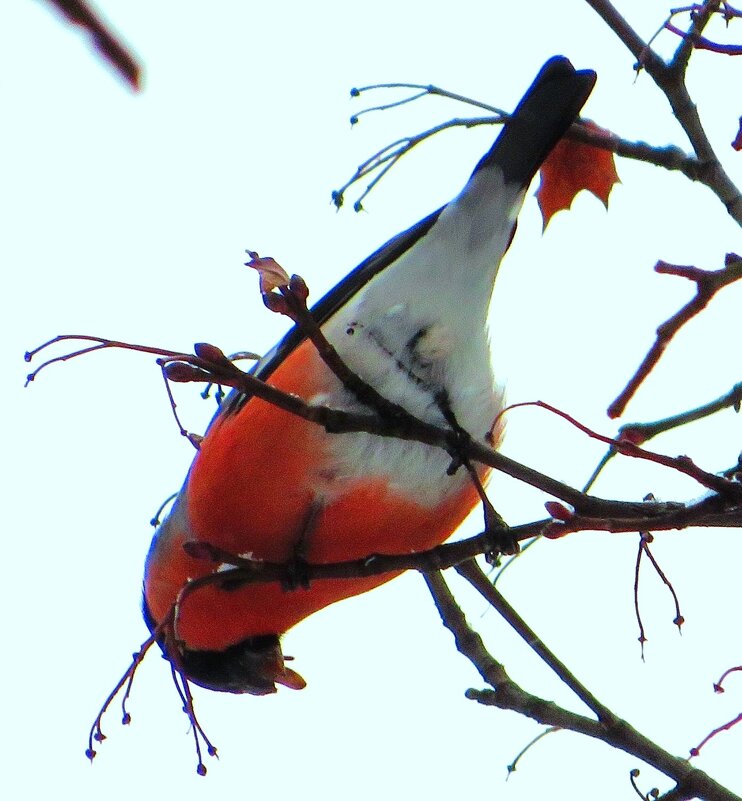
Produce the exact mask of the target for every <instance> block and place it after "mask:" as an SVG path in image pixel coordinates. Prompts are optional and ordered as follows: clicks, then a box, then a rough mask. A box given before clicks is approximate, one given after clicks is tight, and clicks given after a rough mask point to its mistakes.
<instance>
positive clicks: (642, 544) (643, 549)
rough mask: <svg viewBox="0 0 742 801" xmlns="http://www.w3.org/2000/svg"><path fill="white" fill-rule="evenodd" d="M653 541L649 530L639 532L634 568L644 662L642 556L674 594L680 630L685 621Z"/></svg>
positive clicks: (637, 614)
mask: <svg viewBox="0 0 742 801" xmlns="http://www.w3.org/2000/svg"><path fill="white" fill-rule="evenodd" d="M647 500H653V498H651V497H650V498H647ZM653 541H654V537H653V536H652V535H651V534H650V533H649V532H648V531H640V532H639V549H638V551H637V554H636V566H635V568H634V612H635V614H636V622H637V623H638V624H639V642H640V644H641V655H642V662H643V661H644V643H645V642H646V641H647V638H646V636H645V631H644V624H643V623H642V617H641V612H640V610H639V569H640V567H641V562H642V557H644V556H646V557H647V559H649V561H650V564H651V565H652V567H653V568H654V570H655V573H657V575H658V576H659V577H660V579H661V580H662V583H663V584H664V585H665V586H666V587H667V588H668V590H669V591H670V595H672V600H673V603H674V604H675V617H674V618H673V621H672V622H673V623H674V624H675V625H676V626H677V627H678V632H680V631H681V630H682V626H683V623H685V618H684V617H683V615H682V614H681V612H680V600H679V599H678V595H677V593H676V592H675V587H673V585H672V582H671V581H670V579H668V578H667V576H666V575H665V572H664V571H663V570H662V568H661V567H660V565H659V563H658V562H657V559H656V558H655V556H654V554H653V553H652V551H651V550H650V548H649V545H650V543H651V542H653Z"/></svg>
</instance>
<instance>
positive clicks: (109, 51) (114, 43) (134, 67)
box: [48, 0, 142, 92]
mask: <svg viewBox="0 0 742 801" xmlns="http://www.w3.org/2000/svg"><path fill="white" fill-rule="evenodd" d="M48 2H49V3H50V4H51V5H52V6H54V8H56V9H57V10H58V11H59V12H60V13H61V14H62V15H63V16H64V17H65V19H67V20H68V21H69V22H71V23H72V24H73V25H78V26H79V27H80V28H82V29H83V30H84V31H85V32H86V33H87V34H88V35H89V36H90V39H91V42H92V45H93V47H94V49H95V50H97V51H98V53H100V55H101V56H102V57H103V58H104V59H105V61H107V62H108V63H109V64H110V65H111V66H112V67H113V69H114V70H115V71H116V72H117V73H118V74H119V75H120V76H121V77H122V78H123V79H124V81H126V83H127V84H128V85H129V87H130V88H131V89H133V90H134V91H135V92H136V91H139V90H140V89H141V87H142V68H141V66H140V64H139V62H138V61H137V59H136V57H135V56H134V54H133V53H132V52H131V50H130V49H129V48H128V47H127V46H126V45H125V44H124V43H123V42H122V41H121V39H120V38H119V37H118V36H117V35H116V34H115V33H114V32H113V31H112V30H111V28H110V26H109V25H107V23H106V22H104V21H103V18H102V17H101V15H100V14H99V13H98V12H97V11H95V10H94V9H93V7H92V6H91V5H90V4H89V3H87V2H85V0H48Z"/></svg>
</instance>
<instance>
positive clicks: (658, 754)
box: [439, 561, 738, 801]
mask: <svg viewBox="0 0 742 801" xmlns="http://www.w3.org/2000/svg"><path fill="white" fill-rule="evenodd" d="M456 570H457V572H458V573H459V574H460V575H461V576H463V577H464V578H465V579H466V580H467V581H468V582H469V583H470V584H471V585H472V586H473V587H474V589H476V590H477V592H479V593H480V594H481V595H482V597H484V598H485V600H487V601H488V602H489V603H490V604H491V605H492V606H493V607H494V608H495V609H496V610H497V611H498V612H499V613H500V615H501V616H502V617H503V618H504V619H505V620H506V621H507V622H508V623H509V624H510V625H511V627H512V628H513V629H514V630H515V632H516V633H517V634H518V635H519V636H520V637H521V638H522V639H523V640H525V641H526V643H527V644H528V645H529V647H530V648H531V649H532V650H533V651H534V652H535V653H536V654H537V655H538V656H539V658H540V659H541V660H542V661H544V662H545V663H546V664H547V665H548V666H549V667H550V668H551V669H552V670H553V671H554V672H555V673H556V674H557V675H558V676H559V678H560V679H562V681H563V682H565V684H567V686H568V687H569V688H570V689H571V690H572V691H573V692H574V693H575V694H576V695H577V696H578V697H579V698H580V700H582V701H583V703H585V704H586V705H587V706H588V707H589V708H590V709H591V710H592V711H593V712H594V713H595V714H596V715H597V717H598V721H597V722H595V721H592V720H591V719H590V718H586V717H584V716H581V715H575V714H574V713H572V712H568V711H567V710H563V709H561V708H560V707H557V706H556V705H555V704H551V703H549V702H545V701H543V700H542V699H539V698H535V697H534V696H530V695H529V694H528V693H524V691H523V690H521V688H520V687H518V686H517V685H515V684H514V682H513V681H512V680H511V679H509V677H508V683H507V684H505V688H506V689H507V691H508V692H505V693H503V692H502V690H501V688H500V687H499V686H497V685H494V686H495V690H494V692H493V691H479V692H478V691H474V690H469V692H468V693H467V697H469V698H472V699H474V700H476V701H478V702H479V703H483V704H491V705H493V706H498V707H500V708H503V709H513V697H515V699H516V700H518V701H523V702H524V706H523V708H519V709H517V711H519V712H521V714H525V715H528V716H529V717H532V718H534V719H535V720H538V721H539V722H540V723H543V724H545V725H549V726H559V727H560V728H564V729H570V730H572V731H576V732H578V733H581V734H587V735H588V736H590V737H594V738H596V739H598V740H602V741H603V742H604V743H606V744H607V745H609V746H611V747H613V748H617V749H619V750H621V751H625V752H626V753H628V754H632V755H633V756H635V757H638V758H639V759H641V760H643V761H644V762H646V763H647V764H649V765H652V766H653V767H654V768H656V769H657V770H659V771H661V772H662V773H664V774H665V775H666V776H668V777H670V778H671V779H672V780H673V781H674V782H675V783H676V784H677V788H678V790H680V791H681V792H684V793H688V797H689V798H690V797H695V796H697V797H698V798H702V799H708V801H733V799H738V796H736V795H734V794H733V793H731V792H730V791H729V790H727V789H726V788H725V787H723V786H722V785H720V784H718V782H716V781H714V780H713V779H712V778H711V777H710V776H708V775H707V774H705V773H703V772H702V771H700V770H697V769H695V768H692V767H691V766H690V764H689V763H688V761H687V760H685V759H680V758H679V757H676V756H673V755H672V754H670V753H668V752H667V751H665V750H664V749H662V748H660V747H659V746H658V745H656V744H655V743H653V742H652V741H651V740H649V739H648V738H647V737H645V736H644V735H643V734H641V733H640V732H639V731H637V730H636V729H635V728H634V727H633V726H631V725H630V724H629V723H627V722H626V721H625V720H622V719H620V718H619V717H617V716H616V715H615V714H614V713H613V712H612V711H611V710H610V709H608V708H607V707H606V706H605V705H604V704H603V703H601V702H600V701H598V699H597V698H595V696H594V695H593V694H592V693H591V692H590V691H589V690H588V689H587V688H586V687H585V686H584V685H583V684H582V683H581V682H579V681H578V680H577V679H576V678H575V676H574V675H573V674H572V673H571V671H569V670H568V669H567V667H566V666H565V665H564V664H563V663H562V662H561V661H560V660H559V659H558V658H557V657H556V656H555V655H554V654H553V653H552V652H551V651H550V650H549V649H548V648H547V647H546V645H545V644H544V643H543V641H542V640H541V639H540V638H539V637H538V636H537V635H536V633H535V632H534V631H533V630H532V629H531V628H530V627H529V626H528V625H527V624H526V622H525V621H524V620H523V619H522V618H521V617H520V615H518V613H517V612H516V611H515V610H514V609H513V607H512V606H510V604H509V603H508V602H507V601H506V600H505V599H504V598H503V596H502V595H501V594H500V593H499V592H498V591H497V590H496V589H495V588H494V587H493V586H492V583H491V582H490V581H489V579H488V578H487V576H486V575H485V574H484V573H483V572H482V570H481V568H480V567H479V566H478V565H477V564H476V563H475V562H473V561H470V562H464V563H463V564H461V565H459V566H458V567H457V568H456ZM439 611H440V609H439ZM462 618H463V615H462ZM463 622H464V624H466V621H465V620H464V621H463ZM459 623H460V621H457V624H459ZM477 636H478V635H477ZM463 639H464V638H463V637H461V636H459V637H457V646H458V643H459V640H463ZM474 655H475V656H478V654H477V652H476V651H475V652H474ZM501 672H504V671H501ZM506 676H507V674H506ZM513 686H514V687H515V688H517V690H518V691H520V693H523V694H524V695H525V698H518V696H517V693H515V692H513V691H512V687H513ZM526 701H528V704H526V703H525V702H526Z"/></svg>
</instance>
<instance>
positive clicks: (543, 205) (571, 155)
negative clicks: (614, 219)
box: [536, 122, 619, 228]
mask: <svg viewBox="0 0 742 801" xmlns="http://www.w3.org/2000/svg"><path fill="white" fill-rule="evenodd" d="M585 124H586V125H587V126H588V127H589V128H590V129H591V130H593V131H596V132H599V133H606V134H607V133H609V132H608V131H606V130H605V129H603V128H601V127H600V126H598V125H596V124H595V123H594V122H587V123H585ZM618 182H619V177H618V173H617V172H616V163H615V160H614V157H613V153H610V152H609V151H607V150H602V149H601V148H598V147H594V146H593V145H586V144H584V143H583V142H576V141H574V140H572V139H562V140H561V141H560V142H559V143H558V144H557V146H556V147H555V148H554V149H553V150H552V151H551V154H550V155H549V157H548V158H547V159H546V161H545V162H544V163H543V164H542V165H541V184H540V186H539V188H538V190H537V192H536V197H537V199H538V205H539V208H540V209H541V216H542V218H543V221H544V228H546V226H547V225H548V224H549V220H551V218H552V217H553V216H554V215H555V214H556V213H557V212H558V211H561V210H562V209H568V208H569V207H570V206H571V205H572V201H573V200H574V199H575V196H576V195H577V194H578V192H581V191H582V190H583V189H587V190H588V192H592V193H593V194H594V195H595V197H597V198H598V199H599V200H601V201H602V202H603V205H604V206H605V207H606V208H608V196H609V195H610V194H611V189H612V188H613V185H614V184H616V183H618Z"/></svg>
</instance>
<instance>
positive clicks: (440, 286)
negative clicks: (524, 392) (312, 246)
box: [143, 56, 596, 695]
mask: <svg viewBox="0 0 742 801" xmlns="http://www.w3.org/2000/svg"><path fill="white" fill-rule="evenodd" d="M595 80H596V76H595V73H594V72H593V71H592V70H575V68H574V67H573V66H572V64H571V63H570V61H569V60H568V59H566V58H564V57H563V56H554V57H553V58H551V59H549V60H548V61H547V62H546V63H545V64H544V66H543V67H542V69H541V70H540V72H539V73H538V75H537V76H536V78H535V79H534V81H533V83H532V85H531V86H530V88H528V90H527V91H526V92H525V94H524V96H523V98H522V100H521V101H520V102H519V104H518V106H517V107H516V109H515V111H514V112H513V113H512V115H510V117H509V118H508V119H507V121H506V122H505V124H504V126H503V128H502V130H501V132H500V134H499V136H498V137H497V139H496V140H495V142H494V144H493V145H492V147H491V148H490V150H489V151H488V152H487V153H486V154H485V155H484V156H483V157H482V158H481V160H480V161H479V162H478V163H477V165H476V167H475V168H474V171H473V172H472V174H471V177H470V178H469V179H468V181H467V182H466V184H465V186H464V188H463V189H462V191H461V192H460V193H459V194H458V196H457V197H455V198H454V199H453V200H451V201H450V202H449V203H448V204H446V205H444V206H442V207H441V208H439V209H437V210H436V211H434V212H433V213H431V214H429V215H428V216H427V217H425V218H424V219H422V220H421V221H420V222H418V223H417V224H415V225H413V226H412V227H411V228H409V229H408V230H406V231H404V232H403V233H401V234H399V235H397V236H396V237H394V238H393V239H391V240H390V241H389V242H387V243H386V244H385V245H383V246H382V247H381V248H379V249H378V250H377V251H376V252H375V253H373V254H372V255H371V256H369V257H368V258H367V259H366V260H365V261H364V262H362V263H361V264H360V265H359V266H358V267H356V268H355V269H354V270H352V271H351V272H350V273H349V274H348V275H347V276H346V277H345V278H344V279H343V280H341V282H340V283H339V284H338V285H337V286H336V287H334V288H333V289H331V290H330V291H329V292H328V294H327V295H325V296H324V297H323V298H322V299H320V300H319V301H318V302H317V304H316V305H315V306H314V307H313V308H312V314H313V316H314V319H315V320H316V322H317V323H318V324H319V326H320V327H321V330H322V332H323V334H324V336H325V337H326V339H327V340H328V341H329V342H330V343H331V344H332V345H333V346H334V348H335V349H336V351H337V352H338V354H339V356H340V358H341V359H342V360H343V362H344V363H345V364H346V365H347V367H348V368H349V369H350V370H351V371H353V372H354V373H355V374H356V375H357V376H358V377H359V378H360V379H361V380H362V381H363V382H365V383H366V384H367V385H368V386H370V387H372V388H373V389H374V390H376V392H378V393H379V394H380V395H381V396H382V397H383V398H385V399H386V400H387V401H389V402H391V403H394V404H398V405H399V406H401V407H402V408H403V409H405V410H406V411H407V412H408V413H409V414H411V415H413V416H414V417H416V418H418V419H420V420H422V421H424V422H426V423H431V424H434V425H437V426H441V427H443V428H450V427H451V426H452V425H453V426H455V427H457V429H458V430H459V431H460V432H465V433H466V435H467V436H470V437H472V438H473V439H475V440H477V441H485V442H488V443H489V444H491V445H492V446H493V447H494V446H497V445H498V443H499V440H500V438H501V434H502V431H501V424H500V423H499V422H497V424H495V425H494V427H493V423H494V421H496V420H498V421H499V419H500V412H501V411H502V409H503V406H504V398H503V391H502V389H501V388H500V387H499V386H498V384H497V383H496V381H495V375H494V371H493V367H492V358H491V347H490V342H489V334H488V327H487V317H488V309H489V305H490V299H491V295H492V290H493V287H494V283H495V278H496V276H497V272H498V268H499V265H500V262H501V260H502V257H503V256H504V254H505V252H506V251H507V249H508V247H509V246H510V243H511V241H512V238H513V235H514V233H515V227H516V221H517V215H518V213H519V211H520V208H521V206H522V204H523V201H524V197H525V193H526V190H527V189H528V186H529V185H530V183H531V180H532V179H533V177H534V176H535V174H536V172H537V171H538V169H539V168H540V166H541V164H542V163H543V161H544V160H545V159H546V157H547V156H548V154H549V153H550V151H551V150H552V148H553V147H554V146H555V144H556V143H557V142H558V141H559V140H560V139H561V138H562V136H563V135H564V134H565V132H566V131H567V129H568V128H569V127H570V125H571V124H572V123H573V122H574V121H575V119H576V118H577V117H578V115H579V113H580V111H581V109H582V107H583V105H584V103H585V102H586V100H587V98H588V96H589V95H590V92H591V91H592V88H593V85H594V83H595ZM505 345H506V343H505V344H503V345H499V344H498V346H497V347H505ZM253 374H254V375H255V376H256V377H257V378H259V379H261V380H263V381H265V382H267V383H268V384H270V385H272V386H275V387H277V388H278V389H280V390H283V391H284V392H287V393H293V394H294V395H297V396H299V397H300V398H302V399H303V400H305V401H306V402H307V403H309V404H313V405H326V406H329V407H333V408H339V409H344V410H348V411H362V412H366V413H368V412H369V411H374V410H373V409H369V406H368V400H367V399H364V398H363V397H362V396H361V395H360V394H359V393H357V392H354V391H353V390H352V389H349V388H348V387H347V386H346V385H344V384H343V382H341V381H340V380H339V379H338V378H337V377H336V376H335V375H334V374H333V373H332V372H331V370H330V369H329V368H328V367H327V365H326V364H325V362H324V361H323V360H322V358H321V357H320V355H319V354H318V352H317V349H316V348H315V346H314V345H313V344H312V343H311V342H310V341H309V339H307V337H306V332H305V331H304V330H303V329H302V327H301V326H295V327H294V328H293V329H292V330H290V331H289V332H288V334H287V335H286V336H285V337H284V338H283V339H282V340H281V341H280V342H279V343H278V345H277V346H276V347H274V348H273V349H272V350H271V351H270V352H269V353H268V354H267V355H266V356H265V357H263V359H262V360H261V361H259V362H258V364H257V366H256V367H255V368H254V370H253ZM475 470H476V471H477V474H478V476H479V478H480V479H481V480H485V478H486V473H487V471H486V469H485V468H483V467H476V468H475ZM479 500H480V496H479V494H478V490H477V487H476V486H475V483H474V481H473V480H472V476H471V474H470V473H469V472H467V470H465V469H458V470H452V469H451V456H450V454H448V453H447V452H446V451H445V450H443V449H441V448H438V447H435V446H432V445H426V444H423V443H420V442H413V441H409V440H403V439H395V438H392V437H383V436H380V435H376V434H371V433H365V432H348V433H328V432H326V431H325V430H324V429H323V428H321V427H320V426H318V425H316V424H314V423H312V422H308V421H307V420H305V419H303V418H301V417H298V416H294V415H292V414H290V413H289V412H287V411H283V410H281V409H279V408H277V407H276V406H274V405H272V404H270V403H269V402H267V401H265V400H263V399H261V398H258V397H255V396H249V395H246V394H245V393H243V392H239V391H236V390H235V391H233V392H232V393H231V394H230V396H229V397H228V398H227V399H226V400H225V401H224V402H223V403H222V405H221V406H220V408H219V410H218V411H217V413H216V415H215V416H214V418H213V420H212V421H211V423H210V425H209V427H208V428H207V431H206V433H205V435H204V438H203V440H202V441H201V443H200V447H199V450H198V452H197V454H196V456H195V458H194V461H193V463H192V465H191V467H190V469H189V471H188V474H187V477H186V479H185V483H184V484H183V487H182V489H181V490H180V492H179V493H178V495H177V498H176V500H175V502H174V504H173V506H172V507H171V510H170V512H169V514H168V516H167V517H166V518H165V520H164V521H163V522H162V523H161V525H160V526H159V528H158V529H157V531H156V532H155V535H154V537H153V539H152V544H151V546H150V549H149V552H148V554H147V558H146V563H145V575H144V591H143V613H144V618H145V621H146V623H147V625H148V627H149V629H150V632H152V634H153V636H155V637H156V638H157V642H158V644H159V645H160V648H161V649H162V650H163V653H164V656H165V658H167V659H168V660H169V661H170V662H171V664H172V666H173V668H174V669H176V670H177V671H178V672H179V673H180V675H181V676H182V677H183V678H184V679H187V680H189V681H192V682H194V683H195V684H197V685H200V686H202V687H205V688H207V689H210V690H215V691H220V692H231V693H250V694H253V695H266V694H269V693H274V692H276V691H277V685H278V686H284V687H288V688H291V689H302V688H303V687H304V686H305V684H306V682H305V680H304V679H303V677H302V676H301V675H300V674H299V673H298V672H297V671H295V670H293V669H292V668H291V667H289V666H288V665H287V664H286V662H287V659H286V658H285V657H284V654H283V652H282V648H281V637H282V635H283V634H285V633H286V632H287V631H288V630H289V629H291V628H292V627H293V626H295V625H296V624H298V623H299V622H300V621H302V620H303V619H304V618H306V617H308V616H309V615H311V614H313V613H314V612H317V611H318V610H320V609H322V608H324V607H326V606H328V605H330V604H332V603H335V602H336V601H340V600H342V599H344V598H348V597H351V596H354V595H358V594H360V593H363V592H366V591H368V590H371V589H373V588H374V587H376V586H378V585H380V584H382V583H383V582H385V581H388V580H389V579H390V578H393V577H394V576H395V575H398V574H397V573H392V574H384V575H377V576H365V577H356V578H341V579H317V580H312V581H311V582H308V583H303V585H302V586H296V587H295V588H293V589H287V588H286V586H284V585H283V584H281V582H279V581H275V582H262V583H245V582H243V583H239V582H237V583H235V584H233V585H232V586H230V585H229V583H228V582H225V583H224V584H220V583H219V582H218V581H214V582H206V583H203V584H201V585H200V586H198V588H197V589H195V590H194V591H193V592H188V593H187V594H186V593H184V592H183V590H184V588H185V587H186V586H187V585H188V584H189V583H190V582H191V581H193V580H194V579H198V578H201V577H204V576H207V575H209V574H211V573H214V572H217V571H219V570H220V569H223V567H220V566H219V565H218V564H214V563H213V562H209V561H208V560H204V559H202V558H197V556H194V554H193V550H192V549H190V550H189V547H188V546H189V544H193V543H202V544H207V545H208V546H211V547H214V548H217V549H220V550H221V551H222V552H226V553H229V554H235V555H237V556H239V557H242V558H245V559H251V560H256V561H267V562H273V563H285V564H290V563H292V561H293V560H296V559H298V554H299V553H301V558H302V559H305V560H306V562H307V563H309V564H327V563H337V562H343V561H347V560H356V559H364V558H366V557H368V556H369V555H371V554H411V553H415V552H420V551H424V550H427V549H429V548H432V547H434V546H436V545H438V544H440V543H442V542H444V541H445V540H446V539H448V538H449V537H450V536H451V534H452V533H453V532H454V531H455V529H456V528H457V527H458V526H459V524H460V523H461V522H462V521H463V520H464V518H465V517H466V516H467V515H468V514H469V512H470V511H471V510H472V509H473V508H474V507H475V506H476V505H477V503H478V502H479ZM176 605H177V634H176V633H175V632H174V627H175V624H174V623H173V619H174V618H173V610H174V608H175V607H176Z"/></svg>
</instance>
